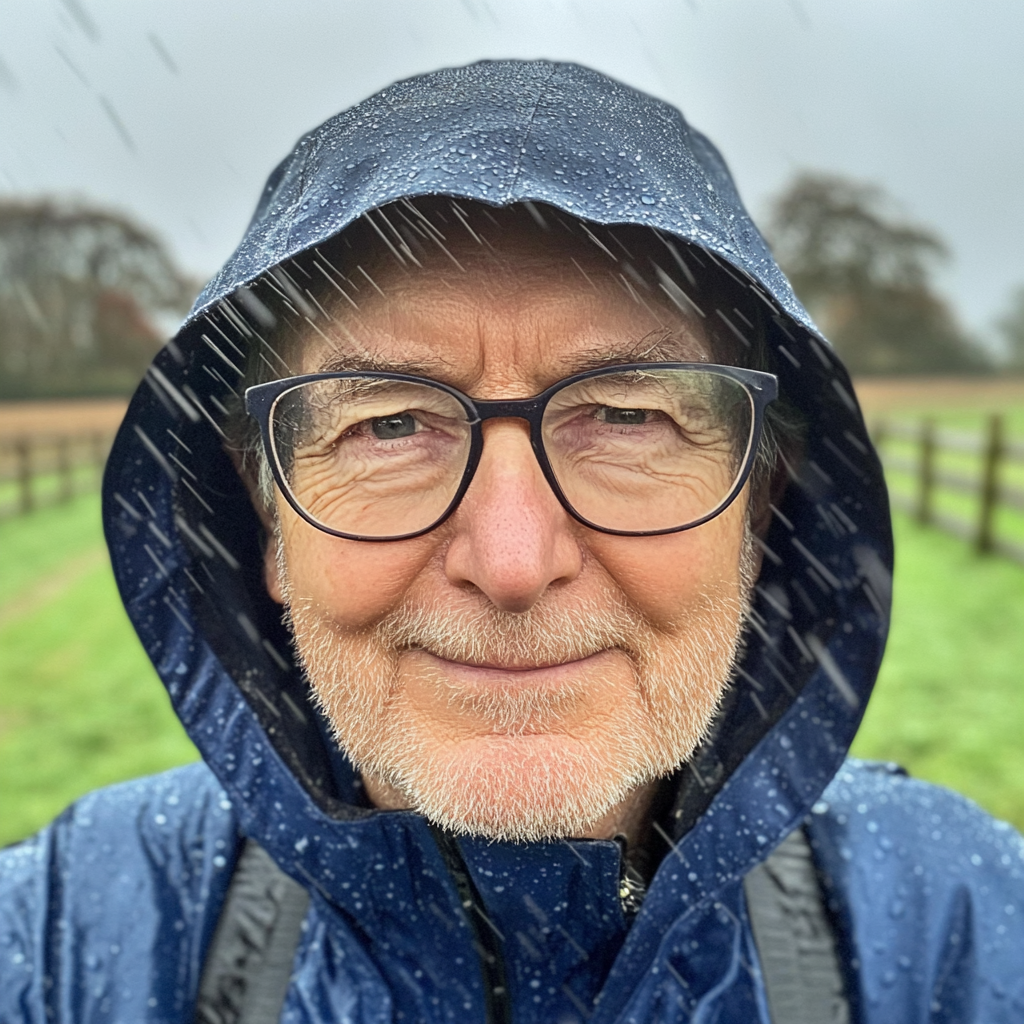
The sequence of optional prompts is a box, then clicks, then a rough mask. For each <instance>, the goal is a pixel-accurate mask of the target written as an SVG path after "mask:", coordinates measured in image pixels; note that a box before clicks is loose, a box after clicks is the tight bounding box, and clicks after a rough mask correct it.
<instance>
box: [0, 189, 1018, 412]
mask: <svg viewBox="0 0 1024 1024" xmlns="http://www.w3.org/2000/svg"><path fill="white" fill-rule="evenodd" d="M893 206H894V204H893V203H892V201H891V199H890V198H889V197H888V196H887V195H886V194H885V193H884V191H883V190H882V189H880V188H878V187H877V186H874V185H871V184H866V183H861V182H856V181H851V180H849V179H846V178H843V177H840V176H838V175H827V174H812V173H803V174H799V175H797V176H796V177H795V178H794V179H793V180H792V181H791V183H790V184H789V186H788V187H787V188H785V189H784V190H783V191H782V192H781V193H780V194H779V195H778V196H777V197H776V198H775V201H774V202H773V204H772V206H771V208H770V211H769V216H768V218H767V221H766V231H765V234H766V237H767V239H768V241H769V244H770V245H771V247H772V249H773V251H774V252H775V255H776V258H777V259H778V260H779V262H780V264H781V265H782V268H783V269H784V270H785V272H786V273H787V275H788V276H789V279H790V281H791V282H792V284H793V287H794V289H795V290H796V293H797V295H799V297H800V299H801V300H802V301H803V303H804V305H805V306H806V307H807V309H808V311H809V312H810V313H811V316H812V317H813V318H814V319H815V321H816V322H817V323H818V324H819V325H820V326H821V328H822V330H823V332H824V333H825V335H826V336H827V337H828V338H829V339H830V340H831V341H832V343H833V344H834V345H835V347H836V349H837V351H838V352H839V353H840V355H841V356H842V357H843V359H844V360H845V362H846V364H847V365H848V366H849V368H850V370H851V371H852V372H853V373H854V374H861V375H893V374H949V373H973V374H981V373H988V372H993V371H994V370H997V369H1000V368H1003V367H1008V368H1011V369H1014V370H1017V371H1024V285H1022V286H1021V287H1020V288H1018V289H1017V291H1016V292H1015V293H1014V294H1013V295H1012V296H1011V298H1010V301H1009V304H1008V306H1007V309H1006V311H1005V313H1004V315H1003V316H1002V317H1001V318H1000V319H999V320H998V322H997V324H996V330H997V332H998V336H999V337H1000V338H1001V340H1002V345H1003V351H1002V354H1001V355H999V354H995V355H994V354H993V352H992V350H991V349H990V348H988V347H986V346H984V345H982V344H980V343H979V342H978V341H977V340H976V339H975V338H973V337H972V336H971V335H970V334H969V333H968V332H967V331H966V330H965V329H964V328H963V327H962V326H961V324H960V323H959V321H958V320H957V317H956V315H955V312H954V311H953V308H952V306H951V305H950V303H949V302H948V301H947V300H946V299H945V298H944V297H943V296H942V295H941V293H940V292H939V290H938V289H937V287H936V284H935V272H936V269H937V268H938V267H939V266H940V265H941V264H942V262H943V261H944V260H946V259H948V258H949V252H948V249H947V247H946V245H945V243H944V242H943V241H942V239H941V238H939V237H938V235H936V234H935V232H933V231H931V230H930V229H928V228H926V227H923V226H921V225H917V224H913V223H909V222H907V221H905V220H903V219H901V218H900V217H899V216H898V215H896V214H894V213H893V212H892V210H893ZM197 290H198V283H197V282H196V281H194V280H192V279H191V278H190V277H189V276H188V275H187V274H185V273H184V272H183V271H182V270H181V269H180V268H179V267H178V266H177V265H176V263H175V261H174V259H173V258H172V256H171V254H170V252H169V251H168V249H167V248H166V246H165V245H164V244H163V243H162V242H161V241H160V240H159V238H157V236H156V235H155V234H154V233H153V232H152V231H151V230H150V229H148V228H147V227H145V226H144V225H141V224H139V223H138V222H136V221H135V220H134V219H133V218H131V217H129V216H127V215H125V214H122V213H118V212H114V211H111V210H106V209H102V208H98V207H96V206H93V205H90V204H87V203H72V202H63V201H59V200H55V199H43V200H23V199H16V198H8V199H6V200H4V199H0V400H3V399H19V398H43V397H73V396H87V395H121V394H128V393H130V392H131V390H132V389H133V388H134V387H135V385H136V383H137V382H138V380H139V378H140V377H141V376H142V374H143V372H144V371H145V368H146V366H147V365H148V363H149V360H150V359H151V358H152V357H153V354H154V353H155V352H156V350H157V349H158V348H159V346H160V345H161V344H162V342H163V341H164V340H165V334H166V330H165V329H164V326H162V325H167V324H168V323H169V322H170V321H171V320H172V319H177V318H179V317H180V316H182V315H183V314H184V313H185V312H186V311H187V310H188V308H189V305H190V303H191V301H192V298H193V297H194V295H195V294H196V292H197Z"/></svg>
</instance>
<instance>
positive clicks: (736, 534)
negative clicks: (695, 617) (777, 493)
mask: <svg viewBox="0 0 1024 1024" xmlns="http://www.w3.org/2000/svg"><path fill="white" fill-rule="evenodd" d="M745 517H746V511H745V509H744V508H743V507H742V504H741V503H740V502H736V503H735V504H734V505H733V506H732V507H730V508H729V509H727V510H726V512H724V513H723V514H722V515H720V516H718V517H716V518H715V519H712V520H711V522H709V523H705V524H704V525H703V526H698V527H697V528H696V529H694V530H684V531H683V532H682V533H669V534H665V535H664V536H661V537H613V536H609V535H607V534H600V535H595V536H594V538H593V539H592V540H591V542H590V544H589V547H590V551H591V553H592V554H593V555H594V557H595V558H596V559H597V560H598V561H599V562H600V563H601V565H602V566H603V567H604V569H605V570H606V571H607V572H608V573H609V575H610V576H611V577H612V580H613V581H614V582H615V584H616V585H617V586H618V587H620V588H621V590H622V591H623V593H624V594H625V595H626V597H627V598H629V600H630V601H631V602H632V603H633V604H634V605H635V606H636V607H637V608H638V609H639V610H640V612H641V613H642V614H643V615H644V617H645V618H646V619H647V620H648V621H649V622H650V623H651V624H652V625H654V626H656V627H657V626H660V627H662V628H670V627H671V626H672V624H673V623H676V622H679V621H680V620H683V621H685V617H686V613H687V612H688V611H689V610H690V609H691V608H692V607H693V606H695V605H696V604H698V603H699V602H700V601H701V599H702V597H704V596H706V595H708V594H710V593H716V592H717V593H722V591H723V589H724V591H725V593H727V594H730V595H731V594H733V593H736V592H738V590H739V586H740V569H739V567H740V554H741V551H742V548H743V535H744V525H745Z"/></svg>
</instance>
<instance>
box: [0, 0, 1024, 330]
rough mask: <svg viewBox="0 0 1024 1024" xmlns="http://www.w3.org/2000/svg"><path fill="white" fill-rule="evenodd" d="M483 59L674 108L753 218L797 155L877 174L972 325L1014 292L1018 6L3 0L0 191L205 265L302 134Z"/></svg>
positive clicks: (197, 267)
mask: <svg viewBox="0 0 1024 1024" xmlns="http://www.w3.org/2000/svg"><path fill="white" fill-rule="evenodd" d="M484 57H550V58H558V59H567V60H575V61H579V62H581V63H585V64H589V65H591V66H592V67H596V68H599V69H601V70H603V71H605V72H607V73H609V74H611V75H614V76H616V77H617V78H620V79H622V80H624V81H626V82H629V83H630V84H632V85H635V86H637V87H639V88H641V89H645V90H647V91H649V92H651V93H654V94H655V95H657V96H660V97H662V98H664V99H666V100H668V101H669V102H671V103H674V104H675V105H676V106H678V107H679V108H680V109H681V110H682V111H683V112H684V114H685V115H686V117H687V118H688V119H689V120H690V121H691V122H692V123H693V124H694V125H695V126H696V127H698V128H700V129H701V130H703V131H704V132H706V133H707V134H708V135H709V136H710V137H711V138H712V139H713V140H714V141H715V142H716V143H717V144H718V146H719V147H720V148H721V149H722V151H723V152H724V154H725V157H726V159H727V160H728V161H729V163H730V165H731V167H732V170H733V173H734V174H735V176H736V178H737V181H738V184H739V187H740V191H741V194H742V195H743V196H744V198H745V200H746V201H747V204H748V206H749V207H750V208H751V211H752V212H753V214H754V216H755V218H758V217H760V216H763V214H764V211H765V210H766V208H767V204H768V200H769V199H770V197H771V195H772V194H773V193H774V192H776V191H777V190H778V189H779V188H780V187H781V186H782V185H783V184H784V182H785V181H786V180H787V178H788V177H789V176H790V175H791V174H792V173H793V172H794V171H796V170H798V169H802V168H811V169H815V170H827V171H835V172H840V173H842V174H846V175H850V176H853V177H856V178H860V179H866V180H872V181H875V182H878V183H880V184H882V185H884V186H885V187H886V188H887V189H888V190H889V192H890V193H891V194H892V195H893V196H894V197H895V198H896V199H897V200H898V201H899V204H900V207H901V209H902V211H903V213H904V214H905V215H907V216H909V217H912V218H914V219H916V220H919V221H920V222H922V223H925V224H927V225H930V226H932V227H933V228H935V229H937V230H938V231H939V233H940V234H941V235H942V236H943V237H944V238H945V239H946V240H947V242H948V243H949V244H950V246H951V248H952V250H953V253H954V261H953V263H952V265H951V266H950V267H949V269H948V270H947V271H946V272H944V274H943V276H942V285H943V287H944V288H945V289H947V291H948V293H949V295H950V296H951V297H952V299H953V300H954V302H955V305H956V307H957V309H958V310H959V312H960V314H961V315H962V317H963V318H964V319H965V320H966V321H967V323H968V324H969V325H970V326H971V327H972V328H973V329H974V330H976V331H977V332H979V333H987V332H989V330H990V328H989V325H990V322H991V320H992V318H993V317H994V316H995V315H996V314H997V313H998V312H999V311H1000V309H1001V308H1002V307H1003V306H1004V304H1005V303H1006V301H1007V296H1008V293H1009V290H1010V289H1011V287H1013V286H1014V285H1016V284H1018V283H1022V282H1024V256H1022V253H1021V235H1022V233H1024V2H1022V0H244V2H243V0H175V2H173V3H168V2H167V0H160V2H158V0H0V191H2V192H17V193H22V194H26V193H27V194H33V195H38V194H43V193H64V194H66V193H72V194H76V195H78V196H81V197H87V198H90V199H94V200H98V201H100V202H102V203H105V204H109V205H114V206H117V207H120V208H122V209H124V210H127V211H129V212H131V213H134V214H135V215H137V216H138V217H140V218H142V219H143V220H144V221H146V222H148V223H150V224H151V225H153V226H154V227H156V228H157V229H158V230H159V231H160V233H161V234H162V235H163V236H164V238H165V239H166V240H167V241H168V242H169V244H170V245H171V247H172V249H173V251H174V253H175V255H176V256H177V258H178V259H179V261H180V262H181V263H182V264H183V265H184V266H185V267H186V268H188V269H189V270H191V271H192V272H193V273H196V274H198V275H200V276H203V277H206V276H209V275H211V274H212V273H213V272H214V271H215V270H216V269H217V267H219V265H220V264H221V263H222V262H223V260H224V259H225V258H226V257H227V256H228V254H229V253H230V252H231V250H232V249H233V248H234V246H235V245H236V244H237V242H238V240H239V238H240V236H241V233H242V231H243V230H244V228H245V225H246V223H247V221H248V218H249V215H250V213H251V211H252V207H253V205H254V203H255V200H256V197H257V195H258V193H259V191H260V188H261V186H262V184H263V181H264V179H265V178H266V176H267V174H268V173H269V171H270V170H271V169H272V168H273V166H274V165H275V164H276V163H277V161H278V160H279V159H280V158H281V157H283V156H284V155H285V153H286V152H287V151H288V150H289V149H290V147H291V146H292V144H293V143H294V141H295V139H296V138H297V137H298V136H299V135H300V134H301V133H302V132H303V131H305V130H307V129H308V128H311V127H313V126H314V125H316V124H318V123H319V122H320V121H323V120H324V119H325V118H327V117H329V116H330V115H332V114H334V113H336V112H337V111H338V110H340V109H342V108H344V107H346V106H348V105H350V104H352V103H354V102H356V101H358V100H359V99H360V98H362V97H363V96H366V95H368V94H369V93H371V92H373V91H375V90H377V89H379V88H381V87H382V86H385V85H387V84H388V83H389V82H392V81H394V80H395V79H396V78H403V77H406V76H408V75H412V74H416V73H418V72H421V71H427V70H431V69H433V68H437V67H441V66H443V65H451V64H462V63H467V62H469V61H473V60H477V59H480V58H484Z"/></svg>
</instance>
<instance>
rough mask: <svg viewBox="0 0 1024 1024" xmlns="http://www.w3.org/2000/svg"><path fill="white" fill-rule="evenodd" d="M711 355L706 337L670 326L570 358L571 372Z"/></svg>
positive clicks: (694, 360) (703, 360) (693, 359)
mask: <svg viewBox="0 0 1024 1024" xmlns="http://www.w3.org/2000/svg"><path fill="white" fill-rule="evenodd" d="M701 356H704V358H700V357H701ZM708 356H709V352H708V346H707V345H706V344H705V342H704V340H703V339H702V338H695V337H690V336H687V335H680V334H678V333H677V332H675V331H672V330H668V329H666V330H661V331H653V332H652V333H650V334H647V335H644V337H642V338H640V339H639V340H638V341H636V342H634V343H633V344H632V345H622V346H613V347H610V348H592V349H584V350H582V351H581V352H579V353H576V354H575V355H574V357H573V358H572V359H571V361H567V364H568V367H569V369H568V375H571V374H573V373H584V372H586V371H587V370H600V369H601V368H602V367H605V366H617V365H619V364H621V363H683V362H686V363H692V362H706V361H708Z"/></svg>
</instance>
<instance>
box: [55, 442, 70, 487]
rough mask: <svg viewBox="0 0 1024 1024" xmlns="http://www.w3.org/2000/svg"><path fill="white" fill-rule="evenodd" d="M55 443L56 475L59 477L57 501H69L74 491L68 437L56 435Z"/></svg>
mask: <svg viewBox="0 0 1024 1024" xmlns="http://www.w3.org/2000/svg"><path fill="white" fill-rule="evenodd" d="M56 445H57V475H58V477H60V495H59V498H58V500H59V501H70V500H71V497H72V494H73V493H74V483H73V481H72V479H71V458H70V453H69V452H68V438H67V437H64V436H62V437H58V438H57V440H56Z"/></svg>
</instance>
